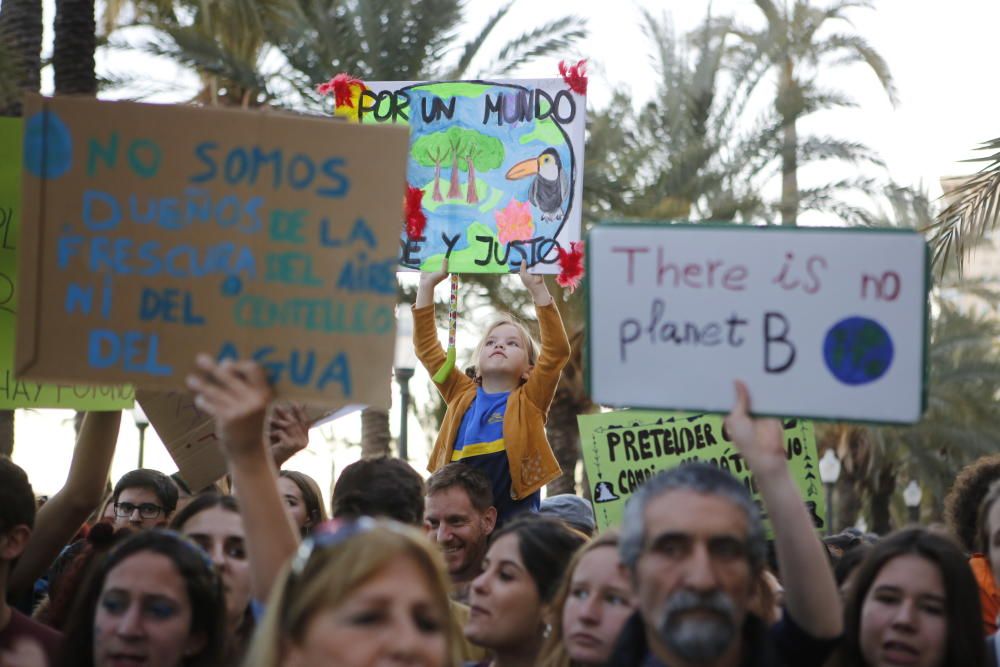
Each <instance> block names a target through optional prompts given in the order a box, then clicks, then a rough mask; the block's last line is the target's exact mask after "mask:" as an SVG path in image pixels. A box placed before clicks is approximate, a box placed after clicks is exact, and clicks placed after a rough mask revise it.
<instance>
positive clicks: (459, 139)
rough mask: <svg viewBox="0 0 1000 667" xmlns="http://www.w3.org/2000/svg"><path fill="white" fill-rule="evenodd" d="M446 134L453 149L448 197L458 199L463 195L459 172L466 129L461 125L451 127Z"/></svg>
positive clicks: (450, 147) (449, 145)
mask: <svg viewBox="0 0 1000 667" xmlns="http://www.w3.org/2000/svg"><path fill="white" fill-rule="evenodd" d="M445 135H446V137H447V139H448V147H449V149H450V150H451V184H450V185H449V186H448V199H458V198H459V197H461V196H462V184H461V183H460V182H459V180H458V173H459V160H460V156H461V154H462V143H463V141H465V130H463V129H462V128H460V127H449V128H448V129H447V130H445Z"/></svg>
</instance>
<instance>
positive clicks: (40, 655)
mask: <svg viewBox="0 0 1000 667" xmlns="http://www.w3.org/2000/svg"><path fill="white" fill-rule="evenodd" d="M0 667H51V665H49V663H48V660H47V659H46V657H45V650H44V649H43V648H42V645H41V644H39V643H38V642H37V641H36V640H35V639H32V638H31V637H21V638H20V639H16V640H14V642H13V644H12V645H11V647H10V648H9V649H7V650H5V651H0Z"/></svg>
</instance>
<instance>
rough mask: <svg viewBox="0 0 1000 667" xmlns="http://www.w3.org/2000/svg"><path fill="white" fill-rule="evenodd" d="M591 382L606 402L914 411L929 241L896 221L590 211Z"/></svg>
mask: <svg viewBox="0 0 1000 667" xmlns="http://www.w3.org/2000/svg"><path fill="white" fill-rule="evenodd" d="M587 254H588V260H589V276H590V283H589V284H590V305H589V320H590V328H589V329H588V338H587V341H588V350H589V351H588V354H589V357H588V359H589V364H588V370H589V383H590V387H591V395H592V396H593V397H594V399H595V400H596V401H597V402H599V403H602V404H605V405H616V406H624V407H642V408H654V409H683V410H705V411H713V412H721V411H723V410H727V409H728V408H729V403H730V402H731V400H732V386H733V380H736V379H739V380H743V381H745V382H746V384H747V385H748V387H749V389H750V393H751V395H752V396H753V397H754V406H753V407H754V410H755V411H757V412H759V413H761V414H781V415H794V416H808V417H818V418H829V419H840V418H843V419H855V420H868V421H878V422H903V423H912V422H915V421H917V420H919V419H920V415H921V413H922V412H923V402H924V369H925V364H926V359H925V357H926V354H925V351H926V345H925V336H926V326H927V325H926V323H927V312H926V309H927V291H928V273H927V246H926V243H925V242H924V240H923V238H922V237H921V236H920V235H919V234H917V233H908V232H901V231H897V230H874V229H863V230H858V229H828V228H823V229H820V228H798V229H795V230H789V229H785V228H778V227H741V226H713V225H706V226H702V225H624V224H622V225H613V224H607V225H599V226H598V227H596V228H595V229H593V230H592V231H591V232H590V236H589V243H588V253H587Z"/></svg>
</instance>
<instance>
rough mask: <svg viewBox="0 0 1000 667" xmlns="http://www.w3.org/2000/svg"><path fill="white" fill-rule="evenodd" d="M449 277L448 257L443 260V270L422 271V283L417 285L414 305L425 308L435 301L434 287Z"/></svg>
mask: <svg viewBox="0 0 1000 667" xmlns="http://www.w3.org/2000/svg"><path fill="white" fill-rule="evenodd" d="M447 277H448V258H447V257H445V258H444V259H442V260H441V270H440V271H431V272H430V273H424V272H421V273H420V283H419V284H418V285H417V301H416V303H414V304H413V305H414V306H416V307H417V308H423V307H425V306H429V305H431V304H432V303H434V288H435V287H437V285H438V283H440V282H441V281H442V280H444V279H445V278H447Z"/></svg>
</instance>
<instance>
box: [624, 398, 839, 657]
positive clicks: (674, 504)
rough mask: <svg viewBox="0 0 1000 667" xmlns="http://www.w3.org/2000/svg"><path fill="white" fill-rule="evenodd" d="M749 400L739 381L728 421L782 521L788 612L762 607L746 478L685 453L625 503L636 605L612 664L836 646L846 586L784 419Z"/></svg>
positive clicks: (800, 652) (778, 527) (759, 543)
mask: <svg viewBox="0 0 1000 667" xmlns="http://www.w3.org/2000/svg"><path fill="white" fill-rule="evenodd" d="M749 409H750V406H749V396H748V394H747V390H746V387H745V386H744V385H743V384H742V383H739V382H738V383H737V384H736V405H735V406H734V408H733V411H732V412H731V413H730V414H729V416H728V417H727V418H726V431H727V432H728V434H729V436H730V438H731V439H732V440H733V442H734V444H735V445H736V447H737V448H738V449H739V451H740V453H741V454H742V456H743V458H744V460H745V461H746V463H747V464H748V465H749V467H750V470H751V471H752V472H753V474H754V478H755V480H756V482H757V486H758V488H759V489H760V493H761V496H762V497H763V500H764V504H765V508H766V509H767V511H768V512H769V515H770V519H771V524H772V526H774V539H775V549H776V551H777V555H778V562H779V565H780V567H781V573H782V575H783V576H782V579H783V584H784V587H785V603H786V609H785V613H784V614H783V615H782V618H781V620H779V621H778V623H776V624H775V625H771V626H768V625H767V624H766V623H765V622H764V621H763V620H762V619H761V617H760V615H759V614H758V613H754V610H755V609H759V608H760V607H761V606H762V605H761V600H760V591H761V590H762V588H761V586H762V585H763V584H762V582H763V575H764V570H765V564H766V552H767V542H766V537H765V534H764V527H763V524H762V523H761V517H760V512H759V511H758V508H757V506H756V504H755V503H754V501H753V500H752V498H751V497H750V494H749V493H748V492H747V490H746V488H745V487H744V486H743V484H742V483H741V482H740V481H738V480H737V479H736V478H735V477H733V476H732V475H730V474H729V473H728V472H725V471H723V470H720V469H718V468H716V467H714V466H711V465H708V464H705V463H691V464H687V465H682V466H681V467H679V468H675V469H673V470H670V471H668V472H664V473H661V474H660V475H658V476H656V477H654V478H652V479H650V480H648V481H647V482H646V483H645V484H643V486H641V487H640V488H639V489H638V491H637V492H636V494H635V495H634V496H633V497H632V498H631V499H630V501H629V504H628V506H627V507H626V509H625V516H624V520H623V525H622V531H621V539H620V541H619V550H620V552H621V561H622V564H623V567H625V568H626V569H627V570H628V574H629V575H630V577H631V581H632V585H633V588H634V590H635V593H636V600H637V602H638V611H637V613H636V614H635V615H634V616H633V617H632V618H631V619H630V620H629V622H628V623H627V624H626V626H625V628H624V630H623V631H622V635H621V637H620V638H619V641H618V645H617V646H616V649H615V651H614V652H613V653H612V656H613V657H612V658H611V659H610V661H609V662H608V663H607V664H608V665H609V666H611V667H618V666H621V667H626V666H627V667H744V666H746V667H750V666H760V667H810V666H812V665H815V666H817V667H818V666H819V665H822V664H823V663H824V662H825V660H826V658H827V657H828V656H829V654H830V652H831V651H832V650H833V648H834V647H835V646H836V643H837V639H838V637H839V635H840V633H841V630H842V610H841V602H840V597H839V595H838V593H837V587H836V584H835V582H834V579H833V573H832V572H831V570H830V566H829V564H828V562H827V558H826V553H825V551H824V548H823V545H822V543H821V542H820V540H819V537H818V536H817V535H816V532H815V527H814V525H813V522H812V518H811V517H810V515H809V512H808V510H807V509H806V507H805V505H804V503H803V502H802V498H801V496H800V495H799V491H798V488H797V487H796V486H795V482H794V481H793V480H792V477H791V475H790V474H789V471H788V464H787V460H786V457H785V448H784V440H783V437H782V427H781V423H780V422H779V421H777V420H774V419H761V420H755V419H752V418H751V417H750V415H749ZM761 611H763V610H761Z"/></svg>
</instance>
